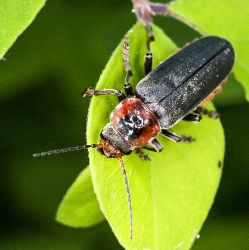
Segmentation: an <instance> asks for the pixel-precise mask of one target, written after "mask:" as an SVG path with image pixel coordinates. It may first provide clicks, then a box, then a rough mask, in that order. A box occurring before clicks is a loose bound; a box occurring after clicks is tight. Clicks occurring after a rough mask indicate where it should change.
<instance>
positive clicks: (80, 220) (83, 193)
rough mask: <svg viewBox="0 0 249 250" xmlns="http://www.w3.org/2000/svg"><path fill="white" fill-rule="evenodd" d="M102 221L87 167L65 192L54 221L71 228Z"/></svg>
mask: <svg viewBox="0 0 249 250" xmlns="http://www.w3.org/2000/svg"><path fill="white" fill-rule="evenodd" d="M103 219H104V216H103V214H102V213H101V211H100V209H99V204H98V201H97V199H96V195H95V193H94V191H93V186H92V179H91V174H90V168H89V167H88V168H86V169H84V170H83V171H82V172H81V173H80V175H79V176H78V178H77V179H76V181H75V182H74V183H73V185H72V186H71V187H70V188H69V190H68V191H67V193H66V195H65V197H64V198H63V200H62V202H61V204H60V206H59V209H58V211H57V215H56V220H57V221H58V222H61V223H63V224H65V225H68V226H72V227H88V226H92V225H94V224H96V223H99V222H100V221H102V220H103Z"/></svg>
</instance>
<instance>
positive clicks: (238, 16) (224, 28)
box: [170, 0, 249, 100]
mask: <svg viewBox="0 0 249 250" xmlns="http://www.w3.org/2000/svg"><path fill="white" fill-rule="evenodd" d="M170 9H171V10H173V11H174V12H176V13H177V14H179V15H181V16H183V17H184V18H186V19H187V20H188V21H191V22H192V23H194V24H195V25H196V26H195V28H196V29H197V30H199V31H200V32H201V33H207V34H212V35H218V36H222V37H224V38H227V39H228V40H229V41H230V42H231V43H232V45H233V47H234V49H235V52H236V62H235V66H234V70H233V72H234V74H235V76H236V78H237V80H238V81H239V82H240V83H241V84H242V85H243V86H244V88H245V90H246V97H247V100H249V81H248V79H249V46H248V44H249V33H248V32H246V31H247V30H248V27H249V18H248V16H249V4H248V1H246V0H239V1H234V0H226V1H215V0H210V1H191V0H178V1H174V2H172V4H170Z"/></svg>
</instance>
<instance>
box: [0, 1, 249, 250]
mask: <svg viewBox="0 0 249 250" xmlns="http://www.w3.org/2000/svg"><path fill="white" fill-rule="evenodd" d="M131 9H132V4H131V2H130V1H118V0H112V1H93V0H92V1H87V0H85V1H81V0H49V1H47V3H46V5H45V7H44V8H43V9H42V10H41V12H40V13H39V14H38V16H37V18H36V19H35V21H34V22H33V23H32V25H31V26H30V27H28V29H27V30H26V31H25V32H24V33H23V34H22V35H21V36H20V37H19V38H18V40H17V42H16V43H15V44H14V45H13V46H12V47H11V49H10V50H9V51H8V53H7V54H6V55H5V60H2V61H1V62H0V75H1V78H0V81H1V85H2V86H4V90H5V91H3V93H0V100H1V103H0V105H1V108H0V117H1V118H0V126H1V130H0V133H1V138H2V139H1V142H2V143H1V151H0V153H1V162H2V163H1V167H0V169H1V173H0V229H1V235H0V249H6V250H7V249H18V250H19V249H45V248H46V249H61V250H63V249H70V250H71V249H72V250H74V249H75V250H80V249H81V250H83V249H87V250H88V249H89V250H90V249H122V247H121V246H120V245H119V243H118V242H117V240H116V239H115V237H114V235H113V234H112V232H111V229H110V228H109V226H108V223H107V222H103V223H101V224H100V225H97V226H94V227H92V228H87V229H74V228H69V227H66V226H63V225H60V224H58V223H57V222H55V221H54V217H55V213H56V210H57V207H58V205H59V203H60V201H61V200H62V197H63V196H64V194H65V192H66V190H67V189H68V188H69V186H70V185H71V184H72V182H73V181H74V180H75V178H76V177H77V175H78V174H79V173H80V171H81V170H82V169H83V168H84V167H85V166H87V164H88V157H87V151H81V152H72V153H68V154H60V155H56V156H50V157H40V158H33V157H32V154H33V153H36V152H41V151H46V150H50V149H56V148H64V147H68V146H75V145H82V144H85V141H86V140H85V132H86V127H85V122H86V116H87V109H88V105H89V101H90V99H89V98H84V99H83V98H82V97H81V92H82V91H83V90H84V89H85V88H86V87H89V86H92V87H94V86H95V84H96V82H97V81H98V78H99V75H100V73H101V71H102V70H103V68H104V66H105V64H106V63H107V61H108V58H109V57H110V56H111V53H112V52H113V50H114V49H115V48H116V46H117V45H118V43H119V42H120V40H121V39H122V38H123V36H124V34H125V33H126V32H127V31H128V30H129V29H130V28H131V27H132V25H133V24H134V23H135V22H136V18H135V16H134V15H133V14H132V13H131ZM154 22H155V24H157V25H158V26H160V27H161V28H163V29H164V30H165V32H166V34H167V35H168V36H170V37H171V38H172V39H173V40H174V41H175V42H176V44H177V45H178V46H180V47H181V46H183V45H184V44H185V43H186V42H189V41H191V40H193V39H194V38H195V37H197V36H198V34H197V33H195V32H193V31H192V30H190V29H189V28H188V27H186V26H185V25H183V24H181V23H179V22H177V21H176V20H173V19H172V18H169V17H167V18H165V17H156V18H154ZM248 81H249V80H248ZM231 93H232V94H233V95H231ZM216 106H217V109H218V111H219V112H220V114H221V120H222V123H223V126H224V129H225V135H226V145H227V146H226V158H225V163H224V172H223V177H222V181H221V185H220V188H219V191H218V194H217V197H216V200H215V203H214V206H213V207H212V209H211V212H210V215H209V217H208V219H207V221H206V223H205V225H204V227H203V230H202V231H201V232H200V238H199V239H198V240H197V241H196V243H195V245H194V247H193V249H194V250H195V249H196V250H197V249H201V250H202V249H203V250H204V249H219V250H222V249H226V250H229V249H232V250H233V249H242V250H243V249H249V246H248V245H249V237H248V235H249V164H248V162H249V147H248V141H249V133H248V130H249V116H248V113H249V105H248V103H246V102H245V100H244V93H243V89H242V87H241V86H240V85H238V84H237V83H236V81H235V80H234V79H233V77H231V79H230V81H229V82H228V84H227V85H226V86H225V87H224V91H223V92H222V94H220V96H217V98H216ZM207 133H208V131H207Z"/></svg>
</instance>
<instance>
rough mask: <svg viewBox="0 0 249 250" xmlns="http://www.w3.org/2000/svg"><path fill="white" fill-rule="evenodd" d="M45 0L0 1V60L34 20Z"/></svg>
mask: <svg viewBox="0 0 249 250" xmlns="http://www.w3.org/2000/svg"><path fill="white" fill-rule="evenodd" d="M44 3H45V0H36V1H31V0H25V1H23V0H1V1H0V41H1V45H0V58H2V57H3V56H4V54H5V53H6V52H7V50H8V49H9V48H10V46H11V45H12V44H13V43H14V42H15V40H16V39H17V37H18V36H19V35H20V34H21V33H22V32H23V31H24V30H25V29H26V28H27V27H28V26H29V24H30V23H31V22H32V21H33V20H34V18H35V16H36V15H37V13H38V12H39V10H40V9H41V8H42V7H43V5H44Z"/></svg>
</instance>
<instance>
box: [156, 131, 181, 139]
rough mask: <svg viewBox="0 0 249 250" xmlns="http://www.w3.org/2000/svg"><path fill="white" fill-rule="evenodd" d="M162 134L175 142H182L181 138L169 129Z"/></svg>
mask: <svg viewBox="0 0 249 250" xmlns="http://www.w3.org/2000/svg"><path fill="white" fill-rule="evenodd" d="M161 134H162V135H164V136H165V137H167V138H168V139H170V140H171V141H173V142H180V141H181V136H180V135H177V134H176V133H174V132H172V131H170V130H167V129H162V131H161Z"/></svg>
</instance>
